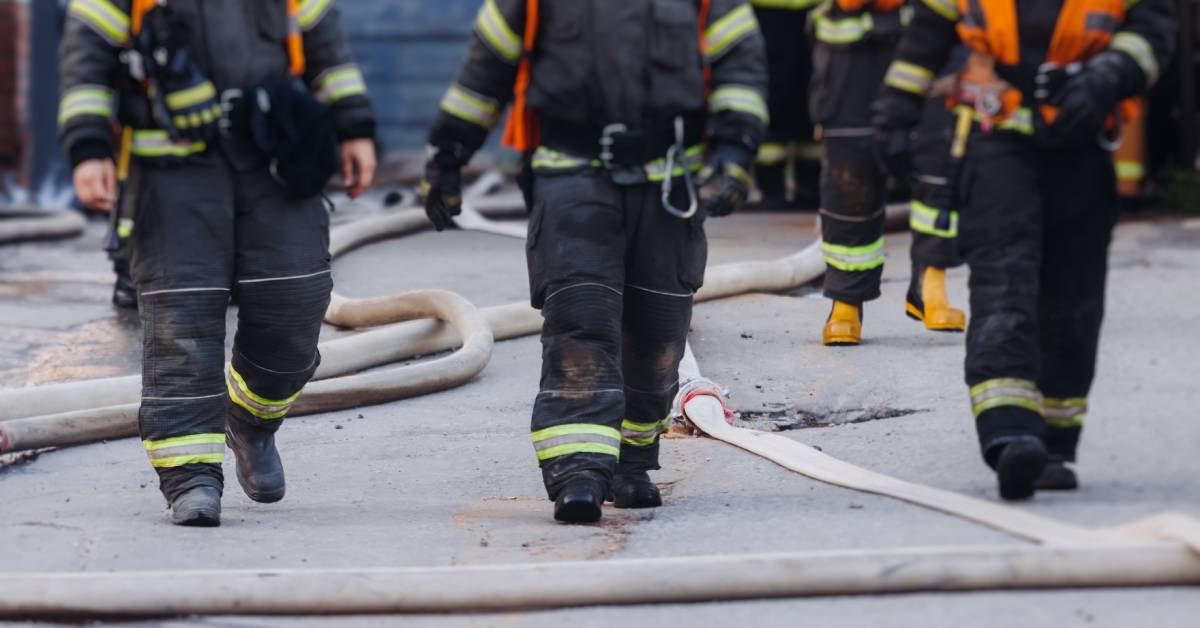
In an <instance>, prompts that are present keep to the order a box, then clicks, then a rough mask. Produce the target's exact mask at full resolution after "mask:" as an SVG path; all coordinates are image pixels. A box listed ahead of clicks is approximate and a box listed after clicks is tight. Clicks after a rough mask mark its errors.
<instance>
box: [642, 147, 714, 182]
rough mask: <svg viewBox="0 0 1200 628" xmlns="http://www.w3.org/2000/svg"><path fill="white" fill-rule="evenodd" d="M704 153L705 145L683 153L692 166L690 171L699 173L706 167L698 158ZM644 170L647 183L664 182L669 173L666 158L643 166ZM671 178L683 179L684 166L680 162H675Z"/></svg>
mask: <svg viewBox="0 0 1200 628" xmlns="http://www.w3.org/2000/svg"><path fill="white" fill-rule="evenodd" d="M703 153H704V145H703V144H697V145H695V146H692V147H691V148H689V149H687V150H686V151H684V152H683V154H684V155H687V157H688V165H689V166H690V167H689V168H688V170H690V171H691V172H698V171H699V170H700V169H701V168H703V167H704V161H703V160H701V159H697V157H700V155H702V154H703ZM642 169H643V170H644V171H645V172H646V180H647V181H662V180H663V179H666V178H667V172H666V170H667V159H666V157H663V158H660V159H655V160H654V161H652V162H650V163H648V164H646V165H645V166H642ZM671 176H672V177H682V176H683V166H682V165H681V164H680V163H679V162H678V161H676V162H675V168H674V169H673V170H671Z"/></svg>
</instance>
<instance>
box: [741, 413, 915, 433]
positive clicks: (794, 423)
mask: <svg viewBox="0 0 1200 628" xmlns="http://www.w3.org/2000/svg"><path fill="white" fill-rule="evenodd" d="M919 412H928V410H922V409H913V408H890V407H874V408H841V409H838V410H830V411H825V412H812V411H809V410H801V409H800V408H792V407H787V408H776V409H767V410H750V411H742V412H739V414H738V418H737V421H736V422H735V423H734V425H736V426H737V427H745V428H749V429H753V430H759V431H762V432H788V431H791V430H799V429H806V428H817V427H833V426H837V425H850V424H854V423H869V422H871V421H883V420H887V419H897V418H900V417H906V416H910V415H913V414H917V413H919Z"/></svg>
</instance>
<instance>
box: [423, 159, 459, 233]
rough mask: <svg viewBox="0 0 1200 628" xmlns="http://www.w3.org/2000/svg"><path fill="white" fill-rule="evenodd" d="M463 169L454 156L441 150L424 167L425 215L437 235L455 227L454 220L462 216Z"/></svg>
mask: <svg viewBox="0 0 1200 628" xmlns="http://www.w3.org/2000/svg"><path fill="white" fill-rule="evenodd" d="M462 166H463V164H462V161H461V160H460V159H458V158H457V157H456V156H454V154H453V153H450V152H447V151H442V150H439V151H438V152H436V153H434V155H433V157H431V158H430V159H429V161H428V162H426V163H425V179H424V180H422V181H421V189H420V194H421V198H422V199H423V200H424V201H425V215H426V216H429V221H430V222H432V223H433V228H434V229H437V230H438V231H442V230H443V229H446V228H447V227H452V226H454V217H455V216H457V215H458V214H459V213H461V212H462Z"/></svg>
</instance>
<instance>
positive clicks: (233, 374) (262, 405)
mask: <svg viewBox="0 0 1200 628" xmlns="http://www.w3.org/2000/svg"><path fill="white" fill-rule="evenodd" d="M225 384H226V386H227V387H228V389H229V398H230V399H231V400H233V402H234V403H236V404H238V405H239V406H241V407H243V408H245V409H246V411H247V412H249V413H250V414H253V415H254V416H256V417H258V418H260V419H281V418H283V416H284V415H286V414H287V413H288V410H291V408H292V404H293V403H295V401H296V399H297V398H298V397H300V393H302V392H304V389H303V388H301V389H300V390H298V391H296V393H295V394H293V395H292V396H290V397H288V398H286V399H267V398H266V397H262V396H260V395H258V394H255V393H254V391H252V390H250V387H249V386H247V385H246V380H245V379H244V378H243V377H242V374H241V373H238V372H237V369H235V368H233V365H232V364H231V365H229V376H228V377H226V378H225Z"/></svg>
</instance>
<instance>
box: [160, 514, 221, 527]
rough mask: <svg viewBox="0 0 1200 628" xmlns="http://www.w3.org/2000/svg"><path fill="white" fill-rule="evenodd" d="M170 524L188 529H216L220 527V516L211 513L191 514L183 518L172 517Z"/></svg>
mask: <svg viewBox="0 0 1200 628" xmlns="http://www.w3.org/2000/svg"><path fill="white" fill-rule="evenodd" d="M171 523H174V524H175V525H177V526H184V527H189V528H216V527H220V525H221V515H220V514H219V513H213V512H192V513H188V514H187V515H186V516H184V517H176V516H174V515H172V516H171Z"/></svg>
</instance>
